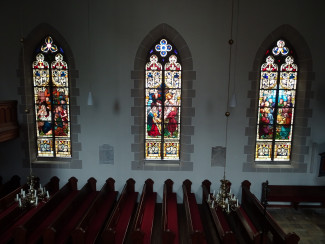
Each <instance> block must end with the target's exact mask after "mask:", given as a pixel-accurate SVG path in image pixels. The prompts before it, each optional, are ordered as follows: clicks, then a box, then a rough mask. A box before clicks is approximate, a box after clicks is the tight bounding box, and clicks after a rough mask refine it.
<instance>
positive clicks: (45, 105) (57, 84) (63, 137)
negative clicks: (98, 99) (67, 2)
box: [32, 36, 71, 158]
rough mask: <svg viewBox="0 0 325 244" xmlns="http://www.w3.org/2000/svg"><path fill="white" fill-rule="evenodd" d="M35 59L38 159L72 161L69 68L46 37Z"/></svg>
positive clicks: (56, 48)
mask: <svg viewBox="0 0 325 244" xmlns="http://www.w3.org/2000/svg"><path fill="white" fill-rule="evenodd" d="M35 59H36V60H35V61H34V62H33V64H32V68H33V81H34V82H33V83H34V103H35V117H36V138H37V147H38V155H37V156H38V157H52V158H53V157H71V141H70V115H69V107H70V106H69V82H68V65H67V63H66V62H65V61H64V53H63V50H62V48H60V47H58V45H57V44H55V43H54V41H53V39H52V37H50V36H48V37H46V38H45V41H44V43H42V44H40V46H38V47H37V48H36V50H35ZM49 64H50V65H49Z"/></svg>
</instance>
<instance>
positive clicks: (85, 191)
mask: <svg viewBox="0 0 325 244" xmlns="http://www.w3.org/2000/svg"><path fill="white" fill-rule="evenodd" d="M96 182H97V181H96V180H95V179H94V178H93V177H91V178H89V179H88V181H87V183H86V184H85V185H84V186H83V187H82V189H81V190H80V191H79V193H78V195H77V196H76V198H75V199H73V201H72V202H71V203H70V204H68V206H66V207H65V209H64V210H63V211H62V212H61V214H60V215H59V216H58V217H57V218H56V220H55V221H54V223H53V224H52V226H51V227H52V228H53V229H54V230H56V232H57V233H59V232H60V231H61V230H62V229H63V228H64V227H65V223H67V222H69V220H70V219H71V217H72V216H73V214H74V213H75V211H76V210H77V209H78V207H79V206H80V204H81V203H83V201H84V200H85V198H86V197H87V196H88V195H89V194H90V193H91V192H96Z"/></svg>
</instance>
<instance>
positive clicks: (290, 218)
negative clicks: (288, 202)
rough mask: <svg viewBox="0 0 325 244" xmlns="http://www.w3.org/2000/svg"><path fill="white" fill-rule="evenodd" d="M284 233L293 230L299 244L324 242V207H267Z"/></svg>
mask: <svg viewBox="0 0 325 244" xmlns="http://www.w3.org/2000/svg"><path fill="white" fill-rule="evenodd" d="M268 211H269V213H270V214H271V215H272V216H273V218H274V219H275V220H276V221H277V222H278V224H279V225H280V226H281V227H282V228H283V230H284V231H285V232H286V233H289V232H295V233H296V234H297V235H298V236H299V237H300V241H299V244H325V209H323V208H301V209H298V210H295V209H293V208H268Z"/></svg>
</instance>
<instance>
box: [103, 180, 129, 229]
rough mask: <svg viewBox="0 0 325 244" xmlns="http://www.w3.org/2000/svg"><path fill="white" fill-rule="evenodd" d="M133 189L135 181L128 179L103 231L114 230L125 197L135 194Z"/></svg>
mask: <svg viewBox="0 0 325 244" xmlns="http://www.w3.org/2000/svg"><path fill="white" fill-rule="evenodd" d="M134 189H135V180H134V179H132V178H130V179H128V180H127V181H126V184H125V186H124V187H123V190H122V192H121V195H120V197H119V199H118V201H117V204H116V206H115V208H114V210H113V212H112V214H111V216H110V218H109V219H108V222H107V224H106V226H105V230H115V228H116V225H117V223H118V220H119V217H120V215H121V209H123V206H124V204H125V201H126V200H127V195H128V194H129V193H134V192H135V190H134Z"/></svg>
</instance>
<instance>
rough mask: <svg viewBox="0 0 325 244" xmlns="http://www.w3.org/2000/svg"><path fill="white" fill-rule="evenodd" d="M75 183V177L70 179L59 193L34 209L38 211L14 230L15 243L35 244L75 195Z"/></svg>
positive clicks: (76, 191)
mask: <svg viewBox="0 0 325 244" xmlns="http://www.w3.org/2000/svg"><path fill="white" fill-rule="evenodd" d="M77 181H78V180H77V179H76V178H75V177H71V178H70V179H69V181H68V182H67V183H66V184H65V185H64V186H63V187H62V188H61V189H60V190H59V191H57V192H56V193H55V194H54V195H52V196H50V199H49V201H48V202H47V203H46V204H45V205H44V206H42V207H37V208H35V209H38V211H37V212H36V213H34V215H32V216H31V217H30V218H29V219H28V220H27V221H26V222H25V223H22V224H20V225H19V226H18V227H17V228H16V229H15V231H14V241H15V243H36V242H37V241H38V240H39V239H40V238H41V236H42V234H43V232H44V230H45V229H46V228H47V227H48V226H49V225H51V223H52V222H53V220H54V219H55V218H56V217H57V216H58V215H59V214H60V213H61V211H62V210H63V209H64V207H65V206H66V205H67V204H69V202H70V201H72V199H74V197H75V196H76V195H77V193H78V190H77Z"/></svg>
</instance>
